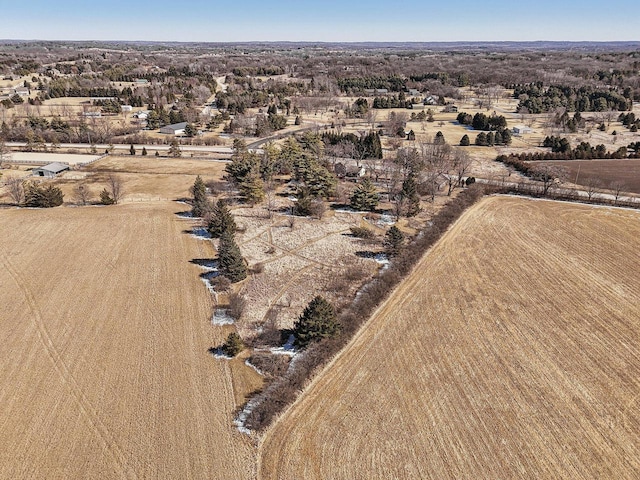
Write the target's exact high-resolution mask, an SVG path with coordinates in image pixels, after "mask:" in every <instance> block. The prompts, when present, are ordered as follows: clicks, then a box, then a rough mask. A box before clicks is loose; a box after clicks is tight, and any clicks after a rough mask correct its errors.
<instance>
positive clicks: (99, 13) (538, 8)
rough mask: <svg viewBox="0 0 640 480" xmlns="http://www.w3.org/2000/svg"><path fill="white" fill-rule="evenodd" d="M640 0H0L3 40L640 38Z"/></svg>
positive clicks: (216, 40)
mask: <svg viewBox="0 0 640 480" xmlns="http://www.w3.org/2000/svg"><path fill="white" fill-rule="evenodd" d="M638 19H640V4H638V2H637V0H609V1H603V0H600V1H598V2H596V1H594V0H582V1H579V0H571V1H567V0H556V1H550V0H541V1H536V0H530V1H517V0H516V1H512V2H509V1H506V0H501V1H495V0H476V1H468V0H458V1H455V2H454V1H450V0H442V1H439V2H433V1H418V0H405V1H400V2H389V1H387V2H383V1H380V0H369V1H361V0H357V1H348V0H344V1H337V0H325V1H304V0H298V1H292V0H271V1H264V0H263V1H255V0H236V1H229V0H227V1H225V2H220V1H205V0H189V1H176V0H173V1H169V0H154V1H139V0H129V1H123V0H109V1H100V0H93V1H92V0H87V1H82V0H30V1H26V2H19V1H16V0H0V38H3V39H44V40H157V41H202V42H205V41H210V42H237V41H278V40H288V41H344V42H349V41H423V42H437V41H491V40H496V41H504V40H514V41H533V40H567V41H613V40H640V28H638Z"/></svg>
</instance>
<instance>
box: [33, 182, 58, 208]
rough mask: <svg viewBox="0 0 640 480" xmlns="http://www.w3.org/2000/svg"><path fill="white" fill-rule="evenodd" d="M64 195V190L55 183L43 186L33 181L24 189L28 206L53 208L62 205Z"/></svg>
mask: <svg viewBox="0 0 640 480" xmlns="http://www.w3.org/2000/svg"><path fill="white" fill-rule="evenodd" d="M63 201H64V195H63V194H62V190H60V189H59V188H58V187H55V186H53V185H47V186H44V187H43V186H41V185H38V184H37V183H34V182H31V183H28V184H27V185H26V188H25V191H24V203H25V205H26V206H27V207H36V208H51V207H57V206H59V205H62V202H63Z"/></svg>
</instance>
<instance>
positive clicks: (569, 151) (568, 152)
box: [518, 135, 636, 161]
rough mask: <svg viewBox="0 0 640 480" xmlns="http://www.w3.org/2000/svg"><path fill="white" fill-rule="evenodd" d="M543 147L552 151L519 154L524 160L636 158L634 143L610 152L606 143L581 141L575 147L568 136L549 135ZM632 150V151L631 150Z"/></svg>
mask: <svg viewBox="0 0 640 480" xmlns="http://www.w3.org/2000/svg"><path fill="white" fill-rule="evenodd" d="M542 146H543V147H547V148H551V153H549V152H546V153H534V154H531V153H524V154H520V155H518V157H519V158H521V159H523V160H527V161H530V160H591V159H594V158H599V159H610V158H627V157H630V158H634V156H635V154H636V150H635V149H634V148H633V146H634V145H633V144H630V145H629V146H628V147H620V148H618V149H617V150H616V151H615V152H609V151H608V150H607V147H605V146H604V145H602V144H600V145H596V146H595V147H594V146H592V145H591V144H590V143H589V142H580V143H579V144H578V145H576V146H575V148H572V147H571V144H570V143H569V140H567V138H566V137H558V136H555V135H551V136H547V137H545V139H544V140H543V142H542ZM630 151H631V152H630Z"/></svg>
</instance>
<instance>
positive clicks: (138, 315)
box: [0, 202, 261, 479]
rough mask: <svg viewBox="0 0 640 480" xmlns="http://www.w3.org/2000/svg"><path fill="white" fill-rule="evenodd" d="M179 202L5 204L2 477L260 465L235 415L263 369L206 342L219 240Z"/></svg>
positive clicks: (174, 474) (226, 473) (216, 333)
mask: <svg viewBox="0 0 640 480" xmlns="http://www.w3.org/2000/svg"><path fill="white" fill-rule="evenodd" d="M182 209H183V206H181V205H177V204H175V203H171V202H156V203H150V204H149V203H147V204H127V205H119V206H114V207H104V208H99V207H87V208H59V209H50V210H24V209H21V210H19V209H10V210H1V211H0V225H1V227H0V228H1V229H2V232H3V235H2V237H1V238H0V252H1V253H0V265H1V266H0V304H1V305H2V311H3V315H2V316H1V317H0V331H1V332H2V333H1V334H0V335H1V338H2V341H1V342H0V345H1V347H0V353H1V356H2V358H3V362H2V364H1V367H0V384H1V385H2V388H0V403H1V404H2V410H1V412H0V425H2V428H1V429H0V446H1V448H0V451H1V453H0V478H55V479H63V478H96V479H98V478H99V479H111V478H225V479H226V478H248V477H250V476H251V475H252V470H253V464H254V454H253V449H252V446H251V444H250V442H249V440H248V437H246V436H243V435H241V434H239V433H238V432H237V431H236V430H235V428H234V426H233V424H232V420H233V418H234V415H235V410H236V408H237V406H238V405H239V404H241V403H242V402H243V401H244V396H245V394H247V393H249V392H250V391H252V390H253V389H255V388H257V387H258V386H259V385H260V382H261V380H260V378H259V377H258V376H257V375H256V374H255V372H254V371H253V370H251V369H249V368H247V367H245V366H244V365H243V364H242V362H241V361H240V360H238V361H237V362H235V361H234V362H219V361H216V360H215V359H213V358H212V357H211V355H210V354H209V353H208V352H207V349H208V348H209V347H211V346H213V345H216V344H218V343H220V341H221V339H222V338H223V337H224V336H225V335H226V333H227V332H226V331H225V329H224V328H223V327H213V326H212V325H211V323H210V321H209V319H210V315H211V307H212V305H211V297H210V295H209V293H208V291H207V290H206V288H205V287H204V285H203V284H202V282H201V281H200V279H199V278H198V274H199V272H200V269H199V268H198V267H197V266H196V265H192V264H190V263H189V261H190V260H192V259H194V258H209V257H211V256H212V255H213V249H212V247H211V245H210V244H208V243H207V242H203V241H201V240H197V239H195V238H194V237H192V236H190V235H188V234H185V233H183V230H184V229H185V228H188V227H189V225H190V224H191V222H190V221H189V220H184V219H180V218H179V217H178V216H176V215H175V213H176V212H178V211H180V210H182ZM79 232H81V233H82V235H79Z"/></svg>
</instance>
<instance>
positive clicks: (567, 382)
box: [259, 197, 640, 479]
mask: <svg viewBox="0 0 640 480" xmlns="http://www.w3.org/2000/svg"><path fill="white" fill-rule="evenodd" d="M639 266H640V214H639V213H638V212H634V211H627V210H616V209H606V208H592V207H588V206H583V205H574V204H567V203H554V202H546V201H531V200H526V199H518V198H509V197H492V198H488V199H485V200H483V201H482V202H481V203H479V204H478V205H477V206H475V207H473V208H472V209H470V210H469V211H468V212H466V213H465V214H464V215H463V216H462V218H461V219H460V220H459V221H458V222H457V223H456V224H455V225H454V226H453V227H452V229H451V230H450V231H449V232H448V233H447V234H446V235H445V236H444V237H443V239H442V240H441V241H440V242H439V243H438V244H437V245H436V246H435V247H434V248H433V249H432V250H431V251H430V253H429V254H428V255H426V256H425V257H424V258H423V259H422V260H421V262H420V263H419V265H418V266H417V268H416V270H415V271H414V273H413V274H412V275H411V276H410V277H409V278H408V279H407V280H406V281H405V282H403V284H402V285H401V286H400V287H399V289H398V290H397V291H396V292H395V293H394V294H393V295H392V297H391V298H390V300H389V301H387V302H386V303H385V304H384V305H383V306H382V307H381V308H380V309H379V310H378V312H377V313H376V314H375V315H374V317H373V318H372V319H371V320H370V321H369V322H368V323H367V324H366V326H365V327H364V328H363V329H362V330H361V332H360V333H359V335H358V336H357V337H356V338H355V339H354V340H353V341H352V342H351V344H350V345H349V346H348V347H347V348H346V349H345V350H344V351H343V352H342V353H341V354H340V355H339V356H338V357H337V358H336V359H335V360H334V361H333V362H332V363H331V364H330V365H329V366H328V368H327V369H326V370H325V371H324V372H323V373H322V374H320V375H319V376H318V377H316V379H315V380H314V381H313V382H312V384H311V385H310V387H309V388H308V389H307V390H306V391H305V393H303V395H302V396H301V398H300V399H299V401H298V402H297V403H296V404H294V406H293V407H292V408H291V409H290V410H288V411H287V412H286V413H285V414H284V415H283V417H281V419H280V420H279V421H278V422H277V423H276V424H275V425H274V426H273V427H272V428H271V429H270V430H269V431H268V432H267V435H266V437H265V439H264V440H263V442H262V444H261V446H260V465H259V475H260V478H263V479H272V478H273V479H275V478H277V479H300V478H304V479H313V478H316V479H328V478H331V479H340V478H344V479H373V478H380V479H381V478H421V479H446V478H451V479H453V478H455V479H459V478H473V479H478V478H487V479H489V478H491V479H495V478H554V479H555V478H566V479H593V478H639V477H640V404H639V400H638V399H639V396H640V269H639Z"/></svg>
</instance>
